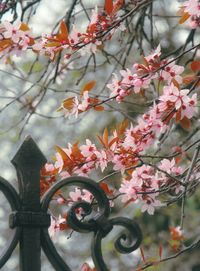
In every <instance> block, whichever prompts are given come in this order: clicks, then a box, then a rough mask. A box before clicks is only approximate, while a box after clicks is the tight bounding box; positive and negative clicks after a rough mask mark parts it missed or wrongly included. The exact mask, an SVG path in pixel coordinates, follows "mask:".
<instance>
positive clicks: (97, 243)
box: [92, 217, 142, 271]
mask: <svg viewBox="0 0 200 271" xmlns="http://www.w3.org/2000/svg"><path fill="white" fill-rule="evenodd" d="M109 223H110V224H111V225H112V226H122V227H124V228H126V229H127V230H128V233H129V235H130V236H128V234H127V233H126V232H122V233H121V234H120V236H118V238H117V240H116V241H115V248H116V250H117V251H118V252H120V253H123V254H128V253H131V252H133V251H134V250H136V249H137V248H138V247H139V246H140V244H141V242H142V232H141V230H140V228H139V226H138V224H137V223H136V222H134V221H132V220H130V219H128V218H126V217H118V218H113V219H110V220H109ZM104 237H105V236H104V233H103V232H102V231H97V233H96V234H95V235H94V237H93V241H92V258H93V261H94V264H95V267H96V268H97V270H102V271H108V270H109V269H108V268H107V266H106V264H105V262H104V260H103V255H102V249H101V242H102V239H103V238H104ZM130 237H131V239H133V240H132V241H133V244H132V243H131V244H127V245H126V244H125V243H124V242H125V241H127V240H128V241H129V239H130Z"/></svg>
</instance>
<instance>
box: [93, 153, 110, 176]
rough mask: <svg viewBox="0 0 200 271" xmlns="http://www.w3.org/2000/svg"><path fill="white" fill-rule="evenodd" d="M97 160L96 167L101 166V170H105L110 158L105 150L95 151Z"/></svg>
mask: <svg viewBox="0 0 200 271" xmlns="http://www.w3.org/2000/svg"><path fill="white" fill-rule="evenodd" d="M94 153H95V154H96V157H97V160H96V167H100V168H101V171H102V172H103V171H104V170H105V168H106V167H107V164H108V158H107V155H106V152H105V151H104V150H101V151H95V152H94Z"/></svg>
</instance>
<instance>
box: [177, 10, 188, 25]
mask: <svg viewBox="0 0 200 271" xmlns="http://www.w3.org/2000/svg"><path fill="white" fill-rule="evenodd" d="M189 17H190V14H189V13H187V12H185V13H183V15H182V17H181V18H180V20H179V24H183V23H184V22H185V21H187V19H188V18H189Z"/></svg>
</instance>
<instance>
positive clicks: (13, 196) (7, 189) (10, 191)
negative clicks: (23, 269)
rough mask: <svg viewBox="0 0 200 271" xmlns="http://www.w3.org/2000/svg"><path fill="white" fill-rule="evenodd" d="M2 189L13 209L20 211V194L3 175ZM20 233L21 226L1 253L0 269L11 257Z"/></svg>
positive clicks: (0, 185) (0, 183)
mask: <svg viewBox="0 0 200 271" xmlns="http://www.w3.org/2000/svg"><path fill="white" fill-rule="evenodd" d="M0 191H2V192H3V194H4V196H5V197H6V199H7V200H8V202H9V204H10V206H11V209H12V211H18V210H19V209H20V199H19V196H18V194H17V192H16V190H15V189H14V187H13V186H12V185H11V184H10V183H9V182H8V181H6V180H5V179H3V178H2V177H0ZM20 235H21V228H20V227H17V228H15V229H13V233H12V235H11V236H10V238H9V240H8V244H7V246H6V247H5V249H4V250H3V251H2V253H1V255H0V269H1V268H2V267H3V266H4V264H5V263H6V262H7V261H8V259H9V258H10V256H11V254H12V252H13V250H14V249H15V247H16V246H17V243H18V241H19V238H20Z"/></svg>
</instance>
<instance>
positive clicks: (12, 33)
mask: <svg viewBox="0 0 200 271" xmlns="http://www.w3.org/2000/svg"><path fill="white" fill-rule="evenodd" d="M3 26H4V27H5V31H4V33H3V35H4V38H6V39H10V38H11V39H12V41H13V42H15V43H18V42H19V40H20V37H21V36H22V35H24V32H23V31H21V30H20V29H19V28H20V26H21V22H18V23H16V25H15V26H14V25H12V24H11V23H10V22H8V21H5V22H4V23H3Z"/></svg>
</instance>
